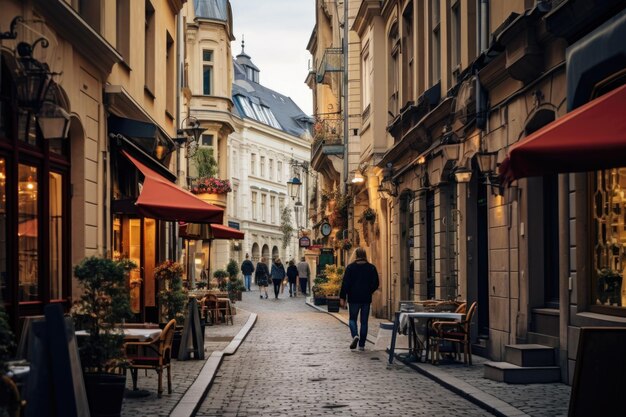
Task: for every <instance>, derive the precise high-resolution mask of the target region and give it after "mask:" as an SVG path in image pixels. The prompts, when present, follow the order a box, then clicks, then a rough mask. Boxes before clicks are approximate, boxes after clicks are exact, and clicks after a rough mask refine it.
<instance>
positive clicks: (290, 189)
mask: <svg viewBox="0 0 626 417" xmlns="http://www.w3.org/2000/svg"><path fill="white" fill-rule="evenodd" d="M301 189H302V181H300V178H298V177H293V178H292V179H290V180H289V181H287V193H288V194H289V197H291V198H292V199H293V200H295V199H296V197H297V198H298V200H299V199H300V190H301ZM300 205H302V203H300Z"/></svg>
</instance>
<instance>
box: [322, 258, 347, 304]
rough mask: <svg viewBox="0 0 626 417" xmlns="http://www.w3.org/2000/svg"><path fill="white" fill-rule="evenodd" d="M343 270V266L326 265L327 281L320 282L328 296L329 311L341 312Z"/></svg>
mask: <svg viewBox="0 0 626 417" xmlns="http://www.w3.org/2000/svg"><path fill="white" fill-rule="evenodd" d="M343 272H344V268H343V267H342V266H337V265H326V266H325V267H324V275H325V276H326V282H324V283H322V284H320V290H321V291H322V292H323V293H324V295H325V296H326V305H327V306H328V311H329V312H333V313H338V312H339V292H340V291H341V283H342V281H343Z"/></svg>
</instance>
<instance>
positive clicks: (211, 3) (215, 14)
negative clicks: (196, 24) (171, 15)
mask: <svg viewBox="0 0 626 417" xmlns="http://www.w3.org/2000/svg"><path fill="white" fill-rule="evenodd" d="M193 4H194V9H195V14H196V17H199V18H202V19H213V20H223V21H225V22H227V21H228V0H194V1H193Z"/></svg>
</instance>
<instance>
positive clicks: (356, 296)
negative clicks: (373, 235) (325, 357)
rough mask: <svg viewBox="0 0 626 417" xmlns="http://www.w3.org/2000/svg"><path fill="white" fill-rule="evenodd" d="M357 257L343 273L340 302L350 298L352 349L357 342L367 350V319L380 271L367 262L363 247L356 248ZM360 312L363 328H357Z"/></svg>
mask: <svg viewBox="0 0 626 417" xmlns="http://www.w3.org/2000/svg"><path fill="white" fill-rule="evenodd" d="M355 254H356V259H355V261H354V262H352V263H351V264H350V265H348V266H347V267H346V272H345V273H344V275H343V282H342V284H341V291H340V292H339V303H340V305H341V306H342V307H345V305H346V299H347V300H348V312H349V320H348V325H349V326H350V334H351V335H352V342H351V343H350V349H355V348H356V347H357V344H358V345H359V350H365V341H366V340H367V321H368V319H369V315H370V305H371V304H372V294H373V293H374V291H376V290H377V289H378V285H379V284H380V282H379V280H378V271H377V270H376V267H375V266H374V265H373V264H371V263H369V262H367V253H366V252H365V249H363V248H357V249H356V252H355ZM359 313H360V316H361V317H360V319H361V320H360V321H361V329H360V332H359V331H358V329H357V324H356V320H357V317H358V316H359Z"/></svg>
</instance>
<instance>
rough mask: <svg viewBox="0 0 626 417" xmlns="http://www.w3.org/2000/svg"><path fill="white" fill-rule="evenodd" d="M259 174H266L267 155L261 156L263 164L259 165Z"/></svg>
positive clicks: (262, 175)
mask: <svg viewBox="0 0 626 417" xmlns="http://www.w3.org/2000/svg"><path fill="white" fill-rule="evenodd" d="M259 176H261V177H264V176H265V157H264V156H262V157H261V164H260V166H259Z"/></svg>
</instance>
